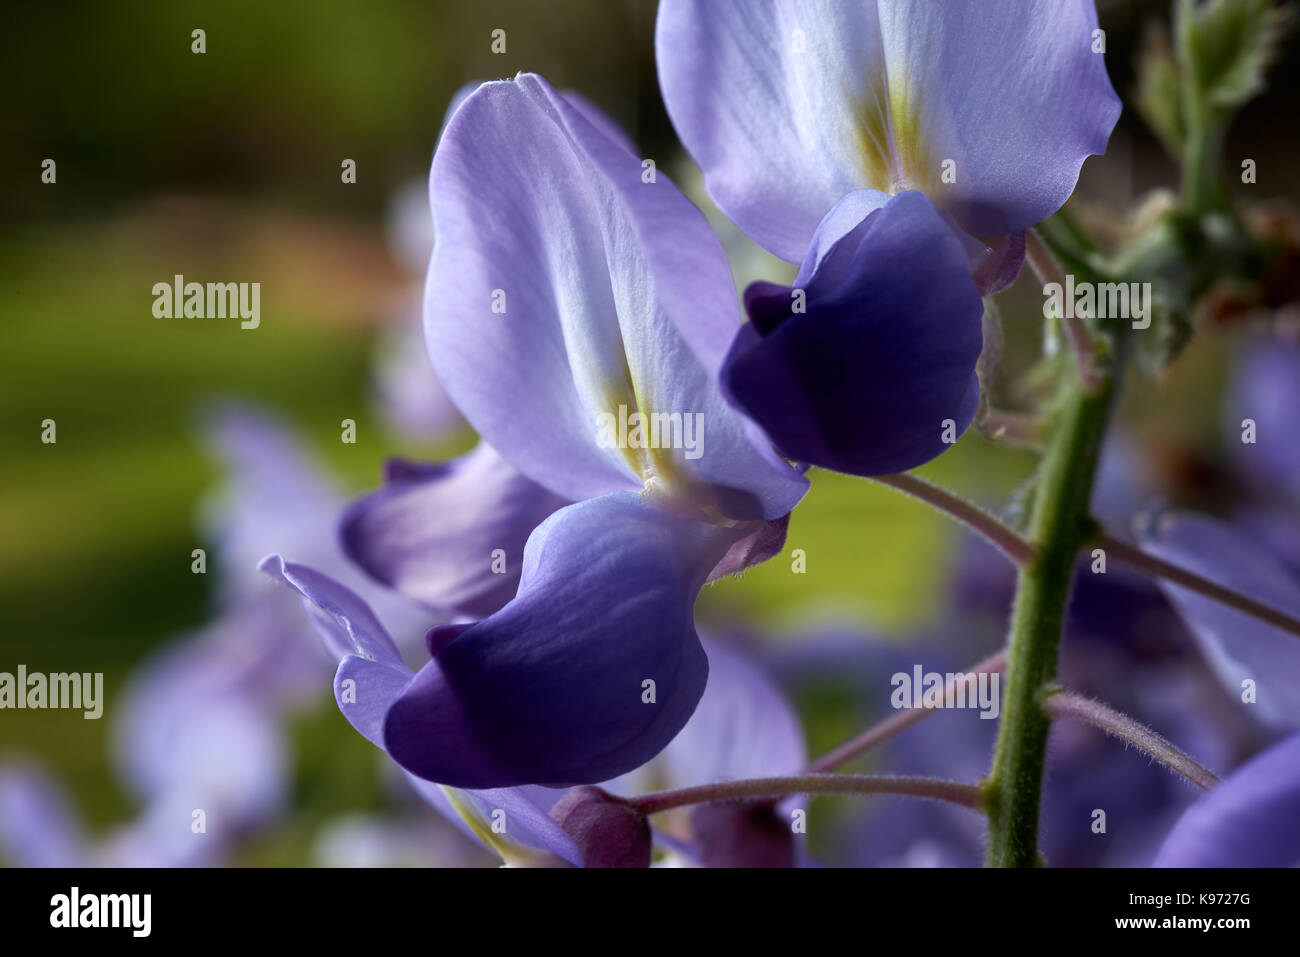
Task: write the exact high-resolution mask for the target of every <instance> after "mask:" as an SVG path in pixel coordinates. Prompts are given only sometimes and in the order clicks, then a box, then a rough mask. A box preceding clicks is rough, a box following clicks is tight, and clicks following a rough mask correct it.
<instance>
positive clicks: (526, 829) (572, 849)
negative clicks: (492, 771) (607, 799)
mask: <svg viewBox="0 0 1300 957" xmlns="http://www.w3.org/2000/svg"><path fill="white" fill-rule="evenodd" d="M407 778H408V780H409V781H410V782H411V786H412V787H414V788H415V790H416V791H417V792H418V793H419V794H420V796H421V797H422V798H424V800H425V801H427V802H428V803H429V804H430V805H431V806H432V807H433V808H434V809H435V810H437V811H438V812H439V813H440V814H442V816H443V817H445V818H446V819H447V820H449V821H451V822H452V823H453V824H455V825H456V827H458V828H460V830H461V831H463V832H464V833H465V834H466V835H468V836H469V837H470V838H472V839H474V840H475V841H478V842H479V843H480V844H482V845H483V846H484V847H486V848H487V849H488V850H490V851H492V852H493V853H495V854H498V855H500V856H501V858H502V860H504V861H505V862H506V863H507V864H516V863H518V864H538V863H543V864H544V863H545V861H544V860H540V861H539V860H537V859H536V855H529V854H528V853H527V852H524V853H521V852H520V848H519V847H518V845H523V847H524V848H531V849H532V850H533V851H541V852H543V853H550V854H554V855H555V856H556V857H557V858H559V859H560V860H561V861H564V862H567V863H569V864H572V865H573V866H575V867H582V866H583V860H582V852H581V851H579V850H578V845H577V844H575V843H574V841H573V838H572V837H570V836H569V835H568V834H567V833H566V832H565V830H564V828H562V827H560V825H559V824H557V823H556V822H555V821H553V820H552V819H551V817H550V815H549V813H548V812H549V811H550V809H551V807H553V806H554V804H555V802H556V801H558V800H559V799H560V798H561V797H562V796H563V795H564V792H563V791H556V790H551V789H549V788H541V787H536V786H535V785H524V786H522V787H512V788H488V789H487V790H481V791H469V790H462V789H460V788H448V787H444V786H443V785H441V784H434V783H433V782H432V781H424V780H421V779H420V778H418V777H416V776H415V775H414V774H410V773H409V772H408V774H407ZM496 812H502V814H497V813H496ZM494 816H495V817H496V819H498V820H501V821H502V823H503V824H504V826H505V833H504V834H500V835H498V834H497V833H496V832H494V831H493V830H492V824H493V819H494Z"/></svg>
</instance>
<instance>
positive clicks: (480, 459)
mask: <svg viewBox="0 0 1300 957" xmlns="http://www.w3.org/2000/svg"><path fill="white" fill-rule="evenodd" d="M567 504H569V503H568V502H567V501H566V500H565V499H562V498H560V497H559V496H557V495H555V494H553V493H551V492H549V491H547V490H546V489H545V488H543V487H542V486H540V485H538V484H537V483H536V482H534V481H532V480H531V479H529V478H526V477H525V476H524V475H522V474H521V473H520V472H518V471H516V470H515V469H514V468H513V467H511V466H510V465H508V464H507V463H506V461H505V460H504V459H502V458H501V457H500V456H499V455H497V453H496V452H495V451H493V449H492V448H491V446H489V445H487V444H486V443H483V442H480V443H479V444H478V446H477V447H476V448H475V449H474V450H473V451H471V452H469V453H468V454H466V455H463V456H461V457H460V458H458V459H455V460H454V461H451V462H448V463H445V464H439V465H433V466H419V467H412V466H409V465H406V464H399V465H397V466H396V467H393V466H390V468H389V476H388V482H387V484H385V485H384V487H383V488H381V489H379V491H377V492H372V493H371V494H370V495H367V496H366V497H365V498H363V499H360V500H358V501H356V502H354V503H353V504H352V506H351V507H350V508H349V509H348V510H347V512H346V513H345V514H344V516H343V520H342V523H341V534H342V536H343V548H344V551H346V552H347V554H348V556H349V557H350V558H351V559H352V560H353V561H355V562H356V563H357V564H358V565H360V566H361V567H362V568H363V569H365V571H366V572H367V573H369V574H370V575H371V576H372V577H373V578H375V579H376V580H377V581H379V582H382V583H383V584H385V585H387V586H389V587H390V588H395V589H397V590H398V591H400V592H402V593H403V594H405V595H408V596H410V597H411V598H414V599H415V600H416V601H419V602H422V603H423V604H425V605H427V606H428V607H430V608H432V609H435V610H438V611H441V612H449V613H452V614H456V615H468V616H471V617H474V618H481V617H483V616H485V615H490V614H492V612H494V611H497V610H498V609H499V608H501V607H502V606H503V605H504V604H505V603H506V602H508V601H509V600H510V599H511V598H513V597H514V594H515V590H516V589H517V588H518V585H519V570H520V566H521V562H522V559H523V551H524V543H525V542H526V541H527V540H528V536H529V535H530V534H531V533H532V531H533V529H534V528H536V527H537V526H538V524H540V523H541V521H542V520H543V519H544V518H546V516H548V515H550V514H551V513H552V512H554V511H555V510H556V509H557V508H561V507H563V506H565V505H567Z"/></svg>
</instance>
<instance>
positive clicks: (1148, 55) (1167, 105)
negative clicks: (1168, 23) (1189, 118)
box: [1134, 23, 1187, 158]
mask: <svg viewBox="0 0 1300 957" xmlns="http://www.w3.org/2000/svg"><path fill="white" fill-rule="evenodd" d="M1181 85H1182V78H1181V76H1180V71H1179V68H1178V61H1177V59H1175V57H1174V50H1173V46H1172V45H1171V44H1170V42H1169V32H1168V31H1167V30H1166V29H1165V28H1164V26H1163V25H1162V24H1158V23H1153V24H1151V25H1150V27H1148V29H1147V32H1146V36H1145V37H1144V38H1143V42H1142V52H1141V54H1140V56H1139V58H1138V64H1137V91H1136V93H1135V97H1134V98H1135V101H1136V104H1137V108H1138V112H1139V113H1141V114H1142V118H1143V119H1144V120H1146V122H1147V125H1148V126H1149V127H1151V130H1152V132H1154V133H1155V134H1156V137H1157V138H1159V140H1160V142H1161V144H1162V145H1163V146H1164V148H1165V149H1166V150H1168V152H1169V155H1170V156H1173V157H1174V158H1178V157H1180V156H1181V155H1182V152H1183V142H1184V139H1185V137H1186V135H1187V127H1186V120H1185V119H1184V117H1183V104H1182V98H1181V95H1180V89H1181Z"/></svg>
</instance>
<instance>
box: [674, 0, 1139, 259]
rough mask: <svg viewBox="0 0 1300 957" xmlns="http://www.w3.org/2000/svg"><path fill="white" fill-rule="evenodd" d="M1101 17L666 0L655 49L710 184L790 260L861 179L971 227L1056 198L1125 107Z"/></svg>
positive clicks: (1003, 224)
mask: <svg viewBox="0 0 1300 957" xmlns="http://www.w3.org/2000/svg"><path fill="white" fill-rule="evenodd" d="M1096 27H1097V15H1096V10H1095V8H1094V6H1093V2H1092V0H1059V2H1053V3H1035V4H1026V3H1024V2H1023V0H944V2H942V3H917V2H914V0H874V2H873V0H861V2H853V3H839V2H831V0H820V2H819V0H758V2H753V0H664V2H662V3H661V4H660V6H659V20H658V24H657V27H656V33H655V50H656V56H657V60H658V64H659V77H660V85H661V86H662V88H663V94H664V101H665V102H666V104H667V106H668V113H669V115H670V116H671V117H672V120H673V125H674V126H675V127H676V129H677V132H678V134H679V135H680V136H681V138H682V142H683V143H684V144H685V145H686V148H687V149H688V150H689V151H690V153H691V155H692V156H693V157H694V158H695V160H696V162H697V163H698V164H699V165H700V167H701V169H702V170H703V171H704V175H705V183H706V185H707V186H708V189H709V192H710V194H711V195H712V196H713V198H714V199H715V200H716V201H717V203H718V205H719V206H720V207H721V208H722V210H723V212H725V213H726V214H727V215H728V216H730V217H731V218H732V219H733V220H735V222H736V223H737V225H739V226H740V227H741V229H743V230H744V231H745V232H746V233H748V234H749V235H750V236H751V237H752V238H753V239H754V240H755V241H756V242H758V243H759V244H760V245H762V246H764V247H766V248H767V249H768V250H770V251H771V252H773V253H775V254H776V255H778V256H780V257H781V258H783V259H786V260H788V261H790V262H798V261H799V260H800V258H801V257H802V256H803V253H804V250H805V249H806V248H807V247H808V243H809V240H810V239H811V237H812V235H813V233H814V231H815V230H816V228H817V225H818V223H819V222H820V220H821V218H822V216H823V215H825V213H826V211H827V210H828V209H830V208H831V207H832V206H834V205H835V203H837V202H838V201H839V199H840V197H842V196H843V195H844V194H846V193H848V192H850V191H851V190H854V189H860V188H870V189H878V190H884V191H887V192H891V193H893V192H899V191H901V190H906V189H919V190H922V191H924V192H925V193H927V194H928V195H929V196H930V197H931V198H932V199H933V200H934V201H935V202H936V203H937V204H939V205H940V206H941V207H942V208H943V209H945V210H946V211H948V212H951V213H953V214H954V215H955V216H956V218H957V220H958V221H959V222H960V223H961V225H962V227H963V228H964V229H966V230H967V231H968V232H970V233H972V234H973V235H976V236H1000V235H1005V234H1008V233H1013V232H1016V231H1018V230H1022V229H1024V228H1026V227H1028V226H1032V225H1033V224H1034V223H1037V222H1039V221H1040V220H1042V219H1045V218H1046V217H1047V216H1049V215H1050V214H1051V213H1053V212H1054V211H1055V210H1057V209H1058V208H1060V206H1061V205H1062V204H1063V203H1064V202H1065V200H1066V199H1067V198H1068V197H1069V195H1070V193H1071V192H1072V191H1073V189H1074V184H1075V182H1076V180H1077V179H1078V175H1079V168H1080V166H1081V165H1082V163H1083V161H1084V159H1085V158H1086V157H1087V156H1088V155H1089V154H1092V153H1100V152H1102V151H1104V150H1105V147H1106V140H1107V138H1108V137H1109V135H1110V131H1111V128H1112V127H1113V126H1114V125H1115V121H1116V119H1117V118H1118V117H1119V112H1120V103H1119V99H1118V98H1117V97H1116V96H1115V93H1114V91H1113V90H1112V88H1111V85H1110V81H1109V79H1108V78H1107V76H1106V67H1105V61H1104V57H1103V56H1102V55H1100V54H1098V53H1094V52H1093V45H1094V36H1093V31H1094V30H1095V29H1096ZM946 161H952V164H953V165H951V166H950V167H948V168H947V169H948V172H949V176H948V177H947V180H948V181H945V176H944V173H945V163H946Z"/></svg>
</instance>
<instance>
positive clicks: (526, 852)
mask: <svg viewBox="0 0 1300 957" xmlns="http://www.w3.org/2000/svg"><path fill="white" fill-rule="evenodd" d="M438 787H440V788H442V793H443V794H445V795H447V800H448V802H450V804H451V806H452V807H454V808H455V809H456V813H457V814H459V815H460V816H461V818H463V819H464V821H465V823H466V824H467V825H469V829H470V830H471V831H473V832H474V836H475V837H477V838H478V839H479V840H481V841H482V842H483V843H484V844H486V845H487V846H488V847H489V848H491V849H492V852H493V853H494V854H496V855H497V857H499V858H501V860H502V861H504V862H505V864H506V866H507V867H536V866H538V865H541V864H547V863H549V862H550V860H551V858H552V855H550V854H549V853H547V852H545V851H541V850H537V849H535V848H531V847H527V846H525V845H523V844H518V843H515V842H514V841H509V840H506V839H505V838H503V837H502V836H501V835H500V834H497V833H495V832H494V831H493V830H492V827H491V825H489V824H487V823H486V822H485V821H484V820H483V818H482V817H481V816H480V815H479V814H477V813H476V812H475V811H473V810H471V809H470V807H469V806H468V805H467V804H466V802H465V801H463V800H461V793H460V791H459V790H457V789H456V788H449V787H445V786H443V785H441V784H440V785H438Z"/></svg>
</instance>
